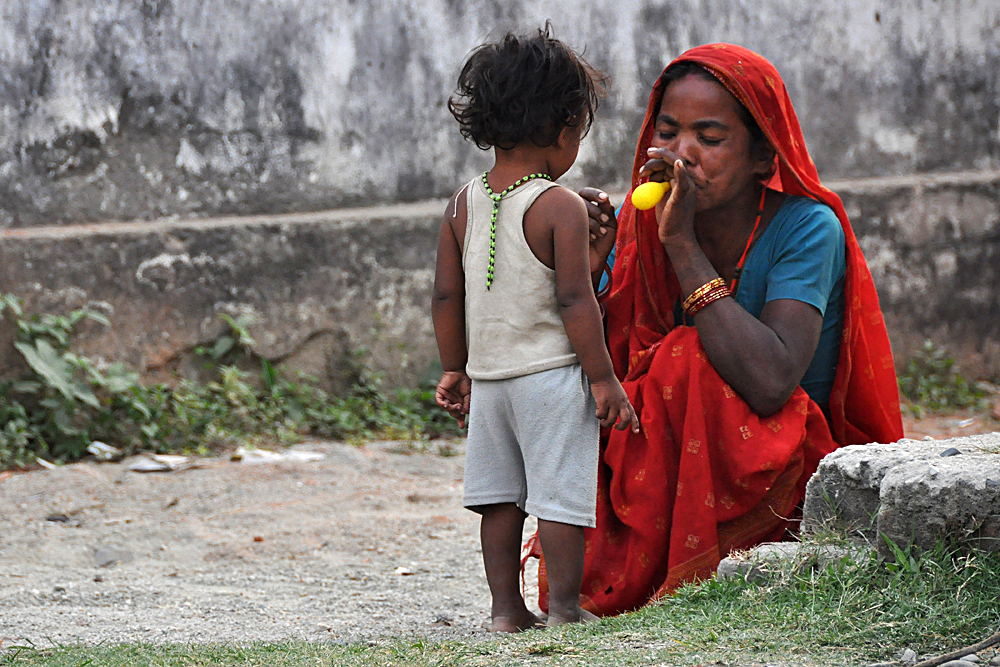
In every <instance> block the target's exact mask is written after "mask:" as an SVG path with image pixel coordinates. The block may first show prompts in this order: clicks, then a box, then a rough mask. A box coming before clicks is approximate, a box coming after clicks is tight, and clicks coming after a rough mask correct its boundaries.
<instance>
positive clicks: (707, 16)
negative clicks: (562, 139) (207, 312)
mask: <svg viewBox="0 0 1000 667" xmlns="http://www.w3.org/2000/svg"><path fill="white" fill-rule="evenodd" d="M547 17H552V18H553V19H554V21H555V26H556V31H557V34H558V35H559V36H561V37H563V38H565V39H566V40H567V41H569V42H570V43H572V44H574V45H576V46H577V47H579V48H586V55H587V57H588V58H589V59H590V60H591V61H592V62H594V63H595V64H596V65H598V66H600V67H602V68H604V69H606V70H608V71H610V72H611V74H612V75H613V77H614V88H613V93H612V96H611V98H610V99H609V100H608V102H607V104H606V105H605V107H604V108H603V111H602V113H601V117H600V119H599V122H598V123H597V125H596V127H595V129H594V131H593V132H592V134H591V136H590V138H589V140H588V142H587V143H586V145H585V147H584V151H583V154H582V155H581V160H580V162H579V166H578V167H577V168H576V169H575V170H574V172H573V173H571V174H570V182H571V183H573V182H576V183H579V182H582V181H583V180H586V181H587V182H589V183H592V184H595V185H601V186H604V187H607V188H611V189H615V188H621V187H622V186H623V185H624V181H623V178H625V177H626V176H627V165H628V163H629V156H630V154H631V152H632V150H633V141H634V136H635V131H636V128H637V125H638V122H639V120H640V116H641V111H642V109H643V107H644V104H645V98H646V95H647V91H648V87H649V85H650V84H651V83H652V81H653V80H654V79H655V78H656V76H657V74H658V73H659V71H660V69H661V68H662V67H663V65H664V64H665V63H666V62H667V61H668V60H669V59H670V58H671V57H672V56H674V55H676V54H678V53H679V52H681V51H682V50H684V49H685V48H687V47H689V46H692V45H695V44H699V43H703V42H709V41H732V42H737V43H742V44H744V45H746V46H749V47H751V48H754V49H756V50H759V51H760V52H762V53H764V54H765V55H767V56H768V57H770V58H771V59H772V60H773V61H774V63H775V64H776V65H777V67H778V69H779V70H780V71H781V72H782V73H783V74H784V77H785V80H786V82H787V84H788V87H789V89H790V91H791V95H792V99H793V100H794V102H795V103H796V105H797V108H798V111H799V114H800V117H801V119H802V124H803V127H804V130H805V133H806V138H807V141H808V143H809V147H810V148H811V150H812V152H813V155H814V157H815V160H816V162H817V164H818V165H819V167H820V170H821V172H822V173H823V174H824V175H825V176H827V177H845V178H846V177H851V178H857V177H861V176H881V175H892V174H906V173H911V172H924V171H942V170H953V169H989V168H996V167H998V166H1000V3H997V2H995V0H934V1H932V0H901V1H899V2H893V3H887V2H884V1H883V0H813V1H810V2H801V1H800V0H629V1H627V2H619V1H616V0H589V1H588V2H585V3H581V2H577V1H575V0H573V1H571V0H548V1H545V2H542V1H541V0H511V1H509V2H497V1H496V0H469V1H467V2H456V1H455V0H420V1H419V2H418V1H417V0H380V1H377V2H376V1H369V2H363V1H362V2H359V1H357V0H330V1H328V2H314V1H312V0H102V1H101V2H94V0H30V1H15V0H4V2H2V3H0V226H2V227H24V226H34V225H44V224H53V223H77V222H85V221H99V220H130V219H150V218H157V217H162V216H171V215H181V216H188V215H201V216H205V215H220V214H228V213H273V212H283V211H309V210H322V209H327V208H331V207H338V206H342V205H358V204H366V205H367V204H373V203H385V202H397V201H414V200H422V199H427V198H433V197H442V196H446V195H447V194H448V193H450V191H451V190H452V189H453V188H454V187H455V185H456V184H457V183H459V182H462V181H463V180H464V179H467V178H469V177H470V176H471V175H473V174H474V173H475V172H476V171H478V170H481V169H482V168H484V167H485V166H486V165H487V164H488V163H487V157H486V156H485V155H483V154H481V153H479V152H478V151H476V150H475V149H474V148H473V147H471V146H470V145H469V144H466V143H464V142H463V141H462V140H461V138H460V136H459V135H458V133H457V132H456V131H455V124H454V121H453V120H452V119H451V118H450V116H449V115H448V113H447V111H446V109H445V106H444V102H445V100H446V98H447V96H448V94H449V93H450V91H451V89H452V86H453V82H454V78H455V76H456V73H457V70H458V68H459V66H460V63H461V61H462V59H463V57H464V56H465V54H466V53H467V52H468V51H469V50H470V49H471V48H472V47H474V46H475V45H476V44H478V43H480V42H481V41H482V40H483V39H485V38H486V37H487V36H488V35H489V34H490V33H491V31H495V30H498V29H501V28H504V27H509V26H514V25H518V26H523V27H531V26H535V25H539V24H540V23H541V22H542V21H543V20H544V19H545V18H547Z"/></svg>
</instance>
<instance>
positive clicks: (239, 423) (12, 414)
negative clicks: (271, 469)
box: [0, 294, 458, 469]
mask: <svg viewBox="0 0 1000 667" xmlns="http://www.w3.org/2000/svg"><path fill="white" fill-rule="evenodd" d="M0 316H6V317H8V318H11V319H12V320H13V321H14V323H15V324H16V326H17V331H18V334H17V341H16V342H15V343H14V346H15V348H16V350H17V351H18V352H19V353H20V354H21V356H22V357H23V358H24V361H25V364H26V369H27V370H26V371H25V373H24V374H23V375H22V376H21V377H18V378H16V379H15V380H8V381H6V382H0V469H2V468H8V467H24V466H28V465H31V464H32V463H34V461H35V460H36V458H43V459H48V460H52V461H58V462H66V461H72V460H75V459H78V458H79V457H81V456H82V455H83V454H84V452H85V451H86V448H87V447H88V446H89V445H90V443H91V442H92V441H93V440H101V441H103V442H106V443H108V444H111V445H115V446H117V447H119V448H121V449H123V450H124V451H125V452H126V453H129V454H131V453H134V452H136V451H139V450H149V451H156V452H160V453H164V452H169V451H185V452H199V453H207V452H209V451H212V450H218V449H221V448H228V447H233V446H235V445H236V444H241V443H247V442H249V443H251V444H266V443H280V444H290V443H293V442H295V441H296V440H298V439H300V438H301V437H302V436H304V435H315V436H320V437H326V438H335V439H344V440H360V439H367V438H372V437H385V438H398V439H406V440H413V441H423V440H426V439H428V438H432V437H436V436H439V435H445V434H455V433H457V432H458V428H457V425H456V424H455V422H454V420H453V419H451V417H449V416H448V414H447V413H446V412H444V411H443V410H441V409H440V408H438V407H437V405H436V404H435V403H434V391H433V385H432V384H428V383H423V384H422V385H421V386H420V387H419V388H417V389H400V390H397V391H395V392H393V393H391V394H390V393H387V392H385V391H384V390H383V389H382V380H381V376H379V375H378V374H377V373H373V372H371V371H369V370H368V369H367V368H366V367H365V365H364V361H365V359H366V357H365V356H364V355H363V354H359V355H358V357H357V360H356V362H357V368H356V369H355V372H354V376H355V378H356V380H355V383H354V386H353V388H352V389H351V390H350V391H349V392H347V393H346V395H342V396H335V395H330V394H329V393H327V392H325V391H324V390H323V389H321V388H320V387H319V386H317V384H316V382H315V381H314V380H313V379H311V378H309V377H307V376H304V375H297V376H295V377H294V378H287V377H285V376H284V375H283V374H282V373H280V372H279V371H278V370H277V369H276V368H275V367H274V366H273V365H272V364H271V363H270V362H269V361H267V360H266V359H263V358H260V357H256V355H254V354H253V352H252V350H251V349H250V348H251V346H252V345H253V339H252V338H251V337H250V335H249V333H248V327H249V325H250V324H251V320H249V319H248V318H245V317H240V318H235V319H233V318H231V317H228V316H224V319H225V320H226V322H227V324H228V325H229V329H230V330H229V332H227V333H226V334H224V335H223V336H221V337H220V338H219V339H218V341H216V343H215V344H213V345H211V346H209V347H206V348H200V349H198V350H196V352H198V353H200V354H202V355H204V356H205V357H206V358H207V359H208V360H209V361H210V362H212V363H213V364H214V366H213V368H214V369H215V370H216V371H217V372H215V373H214V375H215V379H214V380H212V381H209V382H204V383H198V382H192V381H189V380H180V381H178V383H177V384H176V385H174V386H170V385H166V384H157V385H153V386H145V385H143V384H141V383H140V382H139V376H138V374H137V373H134V372H131V371H129V370H128V369H126V368H125V367H124V366H122V365H120V364H115V365H110V366H106V367H104V368H102V367H100V366H99V365H98V364H97V363H95V362H94V361H92V360H91V359H89V358H87V357H84V356H80V355H77V354H75V353H73V352H72V351H71V350H70V341H71V338H72V336H73V333H74V332H75V330H76V328H77V326H78V325H79V324H80V323H81V322H82V321H84V320H88V319H89V320H93V321H95V322H97V323H99V324H103V325H107V324H108V321H107V320H106V319H105V318H104V316H103V315H101V314H99V313H95V312H93V311H89V310H86V309H81V310H75V311H73V312H72V313H70V314H69V315H67V316H56V315H48V314H44V315H25V314H24V312H23V309H22V307H21V302H20V301H19V300H18V299H17V298H16V297H14V296H11V295H4V294H0ZM237 358H257V359H259V361H260V378H259V381H258V378H255V377H251V373H250V372H248V371H246V370H241V369H240V368H237V367H236V366H232V365H220V362H223V361H229V360H236V359H237Z"/></svg>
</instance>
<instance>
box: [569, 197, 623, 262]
mask: <svg viewBox="0 0 1000 667" xmlns="http://www.w3.org/2000/svg"><path fill="white" fill-rule="evenodd" d="M577 194H579V195H580V197H582V198H583V201H585V202H587V214H588V216H589V218H588V222H589V223H590V273H591V274H594V273H597V272H598V271H603V270H604V264H605V263H606V262H607V261H608V256H609V255H610V254H611V249H612V248H614V247H615V237H616V235H617V233H618V219H617V218H616V217H615V206H614V204H612V203H611V198H610V197H608V194H607V193H606V192H604V191H602V190H598V189H597V188H583V189H582V190H580V192H578V193H577Z"/></svg>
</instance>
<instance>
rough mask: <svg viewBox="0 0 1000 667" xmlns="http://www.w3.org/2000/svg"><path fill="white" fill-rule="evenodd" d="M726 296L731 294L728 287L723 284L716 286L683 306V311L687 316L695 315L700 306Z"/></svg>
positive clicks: (702, 306) (692, 316)
mask: <svg viewBox="0 0 1000 667" xmlns="http://www.w3.org/2000/svg"><path fill="white" fill-rule="evenodd" d="M727 296H732V292H730V291H729V288H728V287H726V286H725V284H723V285H722V286H721V287H716V288H714V289H712V290H710V291H709V292H708V293H707V294H704V295H702V296H701V298H699V299H698V300H697V301H695V302H694V303H692V304H690V305H689V306H687V307H686V308H684V312H685V313H687V316H688V317H690V318H694V316H695V315H697V314H698V312H699V311H701V309H702V308H704V307H705V306H707V305H708V304H710V303H712V302H713V301H718V300H719V299H724V298H726V297H727Z"/></svg>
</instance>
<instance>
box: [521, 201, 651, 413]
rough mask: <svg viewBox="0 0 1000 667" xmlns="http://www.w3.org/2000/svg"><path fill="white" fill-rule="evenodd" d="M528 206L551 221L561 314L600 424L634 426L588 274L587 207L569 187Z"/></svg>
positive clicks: (588, 231)
mask: <svg viewBox="0 0 1000 667" xmlns="http://www.w3.org/2000/svg"><path fill="white" fill-rule="evenodd" d="M540 205H541V206H540ZM532 208H533V209H535V208H537V209H538V211H537V214H540V215H544V216H545V217H546V218H547V220H548V221H549V223H550V224H551V229H552V247H553V256H554V260H555V262H554V263H555V270H556V299H557V301H558V304H559V314H560V316H561V317H562V321H563V326H565V327H566V335H567V337H568V338H569V342H570V345H572V347H573V351H574V352H576V356H577V359H578V360H579V362H580V366H581V367H582V368H583V372H584V373H586V374H587V377H588V378H589V379H590V384H591V390H592V391H593V393H594V397H595V398H596V399H597V411H598V417H599V418H600V419H601V425H602V426H610V425H611V424H614V423H615V422H618V428H620V429H623V430H624V429H625V428H628V427H629V426H631V427H632V428H633V429H635V430H637V429H638V427H639V422H638V419H637V418H636V416H635V412H634V411H633V410H632V406H631V404H630V403H629V401H628V398H627V397H626V395H625V390H624V389H622V386H621V384H619V382H618V379H617V378H616V377H615V372H614V368H613V367H612V365H611V357H610V356H609V355H608V348H607V346H606V345H605V343H604V324H603V322H602V320H601V311H600V308H599V307H598V305H597V299H596V298H595V297H594V288H593V284H592V281H591V273H590V228H589V222H588V215H587V206H586V204H585V203H584V201H583V199H581V198H580V197H579V196H578V195H576V194H574V193H572V192H570V191H569V190H565V189H563V188H552V189H551V190H549V191H548V192H547V193H546V194H545V196H542V197H539V199H538V201H537V202H536V204H535V206H534V207H532Z"/></svg>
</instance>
